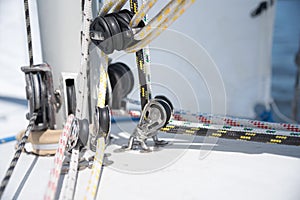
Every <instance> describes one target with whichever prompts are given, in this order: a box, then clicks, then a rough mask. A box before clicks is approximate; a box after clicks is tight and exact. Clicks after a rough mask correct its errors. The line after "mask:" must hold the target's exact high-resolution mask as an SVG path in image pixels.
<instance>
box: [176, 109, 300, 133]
mask: <svg viewBox="0 0 300 200" xmlns="http://www.w3.org/2000/svg"><path fill="white" fill-rule="evenodd" d="M174 119H175V120H179V121H190V122H201V123H206V124H216V125H218V124H219V125H220V124H221V125H229V126H236V127H248V128H259V129H269V130H284V131H291V132H300V125H298V124H287V123H274V122H264V121H258V120H251V119H241V118H234V117H227V116H220V115H213V114H192V113H188V112H175V113H174Z"/></svg>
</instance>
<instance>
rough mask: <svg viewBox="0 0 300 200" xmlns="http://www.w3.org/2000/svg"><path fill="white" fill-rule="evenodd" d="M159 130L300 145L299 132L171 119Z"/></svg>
mask: <svg viewBox="0 0 300 200" xmlns="http://www.w3.org/2000/svg"><path fill="white" fill-rule="evenodd" d="M161 131H164V132H167V133H172V134H188V135H196V136H206V137H218V138H226V139H233V140H244V141H252V142H261V143H272V144H284V145H293V146H300V137H299V136H300V134H299V135H298V136H297V135H292V134H289V133H287V132H285V133H284V132H281V133H276V132H260V131H259V130H257V129H256V130H244V129H240V130H238V129H236V128H235V129H232V127H222V126H221V127H220V126H207V125H204V124H200V123H191V122H186V123H182V121H176V120H174V121H171V122H170V123H169V124H168V125H167V126H166V127H165V128H162V129H161Z"/></svg>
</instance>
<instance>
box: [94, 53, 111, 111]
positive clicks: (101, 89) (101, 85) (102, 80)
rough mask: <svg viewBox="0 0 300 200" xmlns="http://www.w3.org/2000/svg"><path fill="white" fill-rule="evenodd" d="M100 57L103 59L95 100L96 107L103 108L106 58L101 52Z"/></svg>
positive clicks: (105, 85) (105, 87)
mask: <svg viewBox="0 0 300 200" xmlns="http://www.w3.org/2000/svg"><path fill="white" fill-rule="evenodd" d="M101 57H102V58H104V59H103V60H102V61H101V64H100V81H99V91H98V98H97V106H98V107H99V108H103V107H104V106H105V97H106V89H107V80H108V75H107V67H108V56H107V55H106V54H105V53H103V52H101Z"/></svg>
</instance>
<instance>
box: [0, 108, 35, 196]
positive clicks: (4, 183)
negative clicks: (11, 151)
mask: <svg viewBox="0 0 300 200" xmlns="http://www.w3.org/2000/svg"><path fill="white" fill-rule="evenodd" d="M36 117H37V114H36V113H34V114H33V115H32V117H31V118H30V120H29V124H28V126H27V128H26V131H25V134H24V136H23V137H22V139H21V141H20V142H19V144H18V148H17V150H16V152H15V155H14V157H13V159H12V161H11V163H10V165H9V168H8V169H7V171H6V174H5V176H4V178H3V180H2V182H1V186H0V199H1V197H2V195H3V192H4V190H5V188H6V186H7V184H8V182H9V180H10V178H11V175H12V173H13V171H14V169H15V167H16V165H17V162H18V160H19V158H20V156H21V153H22V151H23V148H24V146H25V143H26V141H27V138H28V136H29V134H30V132H31V129H32V128H33V126H34V122H35V120H36Z"/></svg>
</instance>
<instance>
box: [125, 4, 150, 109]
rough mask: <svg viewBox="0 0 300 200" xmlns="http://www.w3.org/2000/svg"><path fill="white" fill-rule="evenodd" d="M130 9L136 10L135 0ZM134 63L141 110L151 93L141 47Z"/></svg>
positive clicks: (135, 11)
mask: <svg viewBox="0 0 300 200" xmlns="http://www.w3.org/2000/svg"><path fill="white" fill-rule="evenodd" d="M130 9H131V11H132V12H133V13H134V14H136V13H137V12H138V1H137V0H130ZM136 63H137V68H138V76H139V83H140V98H141V109H142V110H143V108H144V106H145V105H146V104H147V103H148V101H149V99H150V95H149V94H150V93H151V91H149V90H150V87H149V86H148V82H149V81H147V71H146V68H145V65H144V64H145V61H144V51H143V50H142V49H140V50H139V51H137V52H136Z"/></svg>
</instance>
